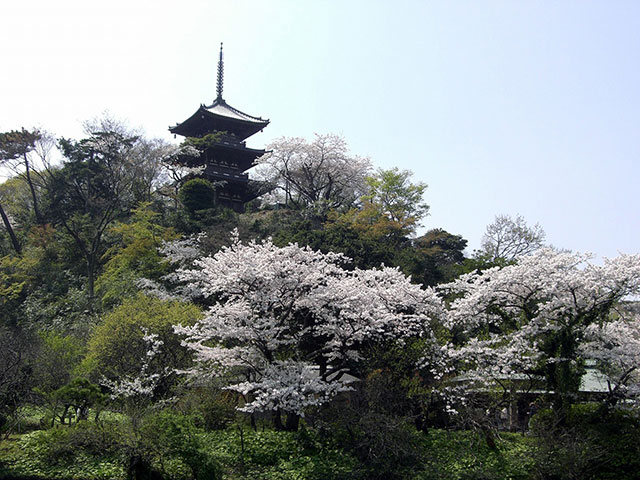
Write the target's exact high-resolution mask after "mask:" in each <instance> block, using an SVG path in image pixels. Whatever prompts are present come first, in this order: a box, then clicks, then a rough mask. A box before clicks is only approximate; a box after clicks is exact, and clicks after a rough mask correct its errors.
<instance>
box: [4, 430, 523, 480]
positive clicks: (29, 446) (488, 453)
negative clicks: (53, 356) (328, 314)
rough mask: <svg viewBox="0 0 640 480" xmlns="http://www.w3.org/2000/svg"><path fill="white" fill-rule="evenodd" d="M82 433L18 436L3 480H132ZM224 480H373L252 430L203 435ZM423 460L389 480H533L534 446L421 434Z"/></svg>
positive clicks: (321, 445)
mask: <svg viewBox="0 0 640 480" xmlns="http://www.w3.org/2000/svg"><path fill="white" fill-rule="evenodd" d="M80 428H81V427H62V426H59V427H56V428H53V429H50V430H42V431H32V432H28V433H24V434H19V435H12V436H10V437H9V438H8V439H5V440H3V441H2V443H0V477H1V478H16V479H18V478H33V479H51V480H63V479H64V480H68V479H73V480H76V479H77V480H106V479H109V480H119V479H125V478H126V477H127V468H126V465H125V463H126V462H125V455H124V454H123V453H124V452H117V451H110V450H109V449H102V450H100V449H95V448H94V449H92V448H88V445H82V440H81V439H80V440H78V438H77V437H76V438H75V439H72V438H71V436H73V434H76V435H77V434H78V432H79V431H80ZM198 435H199V437H200V439H201V441H202V444H203V445H205V448H206V451H207V453H208V454H210V455H211V458H213V459H214V461H215V462H216V463H217V464H218V465H219V466H220V468H219V477H218V478H221V479H229V480H236V479H237V480H240V479H256V480H259V479H264V480H267V479H268V480H302V479H312V480H313V479H318V480H320V479H327V480H330V479H345V478H353V479H367V478H373V477H372V475H375V472H371V471H370V469H369V466H367V465H364V464H362V463H361V462H360V461H359V460H358V459H357V457H356V456H355V455H354V454H353V453H352V452H349V451H348V450H346V449H343V448H339V447H338V446H337V445H335V444H332V442H331V441H326V440H321V439H319V438H318V437H317V436H316V435H315V434H313V433H311V432H309V431H306V430H302V431H300V432H276V431H270V430H266V431H258V432H254V431H253V430H251V429H248V428H246V427H244V428H239V427H237V426H235V427H231V428H229V429H227V430H223V431H214V432H198ZM415 435H416V440H417V441H418V444H419V446H420V460H419V461H418V462H416V463H415V464H414V465H404V466H402V467H399V468H398V470H397V471H396V472H395V473H394V474H392V475H391V476H389V475H386V477H387V478H416V479H425V480H426V479H436V478H437V479H443V480H463V479H480V478H484V479H505V480H506V479H527V478H533V477H532V476H531V472H532V470H533V460H532V459H533V455H532V451H533V444H532V441H531V439H530V438H528V437H524V436H522V435H519V434H503V435H502V436H501V440H500V441H499V449H498V450H491V449H489V448H488V447H487V446H486V444H485V443H483V440H482V438H481V437H480V436H479V435H477V434H476V433H474V432H464V431H444V430H431V431H430V432H428V433H426V434H422V433H418V432H416V433H415ZM154 467H155V468H157V469H160V468H162V470H163V471H164V472H165V475H167V476H168V477H170V478H176V479H180V478H184V479H187V478H192V477H191V476H190V472H189V469H188V468H187V467H186V465H185V464H184V462H183V461H181V460H180V459H179V458H177V457H174V458H166V457H165V458H164V459H163V465H159V464H156V465H154Z"/></svg>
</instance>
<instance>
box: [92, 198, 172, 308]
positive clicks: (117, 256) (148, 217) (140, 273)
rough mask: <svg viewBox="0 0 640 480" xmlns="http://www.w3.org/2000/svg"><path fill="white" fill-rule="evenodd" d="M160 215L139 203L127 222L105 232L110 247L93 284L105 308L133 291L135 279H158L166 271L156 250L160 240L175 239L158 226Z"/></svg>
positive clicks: (135, 289) (134, 290)
mask: <svg viewBox="0 0 640 480" xmlns="http://www.w3.org/2000/svg"><path fill="white" fill-rule="evenodd" d="M159 219H160V214H159V213H156V212H154V211H153V210H152V209H151V204H150V203H142V204H140V205H139V206H138V207H137V208H135V209H133V210H132V215H131V217H130V218H129V220H128V221H127V222H119V223H116V224H115V225H113V227H111V228H110V229H109V231H108V233H110V234H111V235H112V236H113V237H114V244H113V245H112V246H111V247H110V248H109V249H108V250H107V252H106V253H105V255H104V257H103V259H108V260H107V261H106V262H105V264H104V270H103V273H102V274H101V275H100V276H99V277H98V279H97V281H96V293H97V294H98V295H99V296H100V297H101V298H102V304H103V306H105V307H110V306H113V305H115V304H117V303H119V302H121V301H122V300H123V299H124V298H126V297H129V296H132V295H134V294H135V292H137V290H138V289H137V287H136V280H137V279H139V278H148V279H151V280H158V279H159V278H160V277H161V276H162V275H164V274H166V273H167V271H168V262H167V261H166V260H165V259H164V258H163V257H161V256H160V254H159V252H158V248H159V247H160V246H161V245H162V242H163V241H170V240H175V239H176V238H178V235H177V234H175V233H174V231H173V229H171V228H167V227H163V226H162V225H160V224H159Z"/></svg>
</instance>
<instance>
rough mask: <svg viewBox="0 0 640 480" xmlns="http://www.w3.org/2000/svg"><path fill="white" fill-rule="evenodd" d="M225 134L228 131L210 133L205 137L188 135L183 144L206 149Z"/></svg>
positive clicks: (202, 149) (201, 149)
mask: <svg viewBox="0 0 640 480" xmlns="http://www.w3.org/2000/svg"><path fill="white" fill-rule="evenodd" d="M224 134H226V132H216V133H209V134H207V135H205V136H203V137H188V138H187V139H186V140H185V141H184V142H183V145H184V146H189V147H194V148H196V149H198V150H200V151H205V150H207V149H208V148H211V147H213V146H214V145H215V144H216V143H218V142H219V141H220V139H221V138H222V136H223V135H224Z"/></svg>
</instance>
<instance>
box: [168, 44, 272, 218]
mask: <svg viewBox="0 0 640 480" xmlns="http://www.w3.org/2000/svg"><path fill="white" fill-rule="evenodd" d="M223 74H224V63H223V59H222V44H220V60H219V62H218V82H217V97H216V99H215V100H214V101H213V103H212V104H211V105H208V106H207V105H204V104H201V105H200V107H199V108H198V110H196V112H195V113H194V114H193V115H191V116H190V117H189V118H187V119H186V120H185V121H184V122H182V123H179V124H177V125H175V126H173V127H170V128H169V131H170V132H171V133H173V134H175V135H181V136H183V137H196V138H202V137H205V136H206V135H209V134H216V140H215V142H213V143H212V144H211V145H210V146H208V147H207V148H206V149H205V150H203V151H202V153H201V155H200V157H199V158H196V159H194V160H193V162H189V163H190V166H204V167H205V169H204V171H203V173H202V174H200V176H201V177H202V178H205V179H207V180H209V181H211V182H213V183H214V185H217V188H216V198H215V203H216V204H217V205H222V206H225V207H228V208H232V209H233V210H235V211H239V212H241V211H243V210H244V204H245V203H246V202H249V201H251V200H253V199H254V198H256V197H258V196H260V195H262V194H263V193H266V191H265V187H264V185H263V184H262V183H261V182H255V181H252V180H249V176H248V175H247V173H246V171H247V170H248V169H250V168H251V167H252V166H253V164H254V161H255V160H256V158H258V157H260V156H262V155H264V153H265V151H264V150H258V149H253V148H247V146H246V142H245V140H246V139H247V138H248V137H250V136H251V135H253V134H255V133H257V132H259V131H261V130H262V129H263V128H264V127H266V126H267V125H268V124H269V120H264V119H262V118H260V117H254V116H252V115H248V114H246V113H243V112H241V111H240V110H238V109H236V108H233V107H232V106H231V105H229V104H228V103H227V102H226V101H225V100H224V99H223V98H222V86H223Z"/></svg>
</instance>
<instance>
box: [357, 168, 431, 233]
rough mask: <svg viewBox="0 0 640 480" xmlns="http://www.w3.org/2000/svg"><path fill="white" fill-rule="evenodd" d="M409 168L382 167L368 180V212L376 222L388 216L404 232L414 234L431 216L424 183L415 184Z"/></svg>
mask: <svg viewBox="0 0 640 480" xmlns="http://www.w3.org/2000/svg"><path fill="white" fill-rule="evenodd" d="M411 175H412V173H411V172H410V171H409V170H400V169H398V168H392V169H390V170H383V169H379V170H378V171H377V173H376V175H374V176H372V177H369V178H368V179H367V184H368V186H369V192H368V193H367V195H365V196H364V197H363V200H364V202H365V207H364V209H363V211H365V212H367V211H368V215H369V217H370V218H371V219H372V220H374V221H379V220H380V219H383V218H385V219H387V220H389V221H390V222H394V223H396V224H398V225H399V227H400V228H401V230H402V231H404V232H406V233H413V232H415V229H416V228H417V227H418V225H419V224H420V220H421V219H422V218H423V217H424V216H426V215H427V213H428V211H429V206H428V205H427V204H426V203H425V201H424V199H423V195H424V192H425V190H426V189H427V185H425V184H424V183H411V181H410V178H411Z"/></svg>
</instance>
